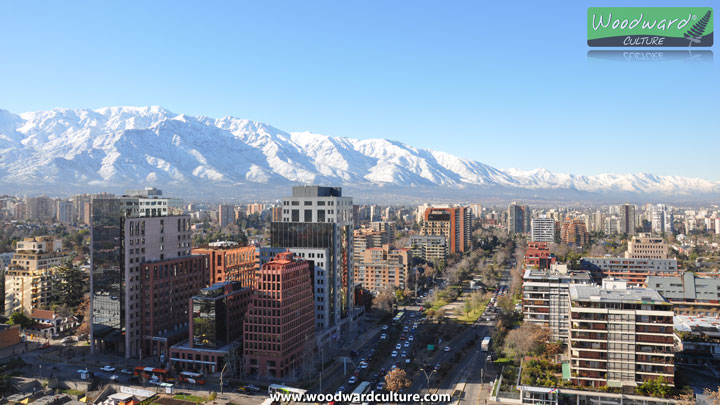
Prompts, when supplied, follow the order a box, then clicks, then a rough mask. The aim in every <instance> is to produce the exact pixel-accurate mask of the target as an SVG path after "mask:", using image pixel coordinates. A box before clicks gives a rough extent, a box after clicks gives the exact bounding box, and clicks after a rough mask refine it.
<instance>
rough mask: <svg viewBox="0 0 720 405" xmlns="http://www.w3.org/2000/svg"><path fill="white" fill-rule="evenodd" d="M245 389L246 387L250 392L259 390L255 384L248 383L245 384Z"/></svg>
mask: <svg viewBox="0 0 720 405" xmlns="http://www.w3.org/2000/svg"><path fill="white" fill-rule="evenodd" d="M245 389H247V390H248V391H250V392H251V393H258V392H260V388H259V387H258V386H257V385H252V384H249V385H246V386H245Z"/></svg>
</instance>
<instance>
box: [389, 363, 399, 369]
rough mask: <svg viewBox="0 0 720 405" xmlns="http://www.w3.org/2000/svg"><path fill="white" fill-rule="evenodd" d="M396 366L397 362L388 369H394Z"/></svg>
mask: <svg viewBox="0 0 720 405" xmlns="http://www.w3.org/2000/svg"><path fill="white" fill-rule="evenodd" d="M397 367H398V366H397V364H393V365H392V367H390V370H395V369H396V368H397Z"/></svg>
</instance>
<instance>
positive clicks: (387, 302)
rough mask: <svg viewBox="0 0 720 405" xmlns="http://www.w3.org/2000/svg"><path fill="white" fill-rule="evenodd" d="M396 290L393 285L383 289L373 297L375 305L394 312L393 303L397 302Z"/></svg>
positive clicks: (382, 309) (380, 308)
mask: <svg viewBox="0 0 720 405" xmlns="http://www.w3.org/2000/svg"><path fill="white" fill-rule="evenodd" d="M395 299H396V298H395V291H394V290H393V289H392V287H387V288H384V289H382V290H381V291H380V292H379V293H378V294H377V295H376V296H375V298H374V299H373V305H375V308H377V309H379V310H381V311H385V312H392V309H393V304H395Z"/></svg>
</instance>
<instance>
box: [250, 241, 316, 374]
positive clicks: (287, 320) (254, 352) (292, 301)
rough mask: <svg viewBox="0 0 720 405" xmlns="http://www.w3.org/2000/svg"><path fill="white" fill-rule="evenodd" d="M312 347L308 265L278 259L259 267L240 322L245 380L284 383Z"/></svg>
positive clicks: (287, 258) (286, 254)
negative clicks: (263, 378)
mask: <svg viewBox="0 0 720 405" xmlns="http://www.w3.org/2000/svg"><path fill="white" fill-rule="evenodd" d="M314 343H315V310H314V307H313V292H312V282H311V280H310V263H309V262H306V261H303V260H298V259H295V257H294V256H293V254H292V253H291V252H283V253H279V254H278V255H277V256H275V258H274V259H273V260H272V261H270V262H268V263H266V264H265V265H263V266H262V269H261V270H260V271H259V272H258V277H257V279H256V282H255V299H254V301H253V304H252V305H251V306H250V308H249V310H248V314H247V317H246V318H245V333H244V339H243V350H244V358H245V368H246V372H247V374H249V375H260V376H268V375H269V376H273V377H285V376H287V375H290V374H291V373H292V372H293V371H294V370H295V369H296V368H297V367H298V366H300V364H301V363H302V361H303V355H304V354H305V353H304V352H305V351H306V350H313V349H314Z"/></svg>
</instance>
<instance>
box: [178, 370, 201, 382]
mask: <svg viewBox="0 0 720 405" xmlns="http://www.w3.org/2000/svg"><path fill="white" fill-rule="evenodd" d="M178 380H180V381H182V382H186V383H190V384H200V385H203V384H205V376H204V375H203V374H202V373H193V372H191V371H181V372H180V375H178Z"/></svg>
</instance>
